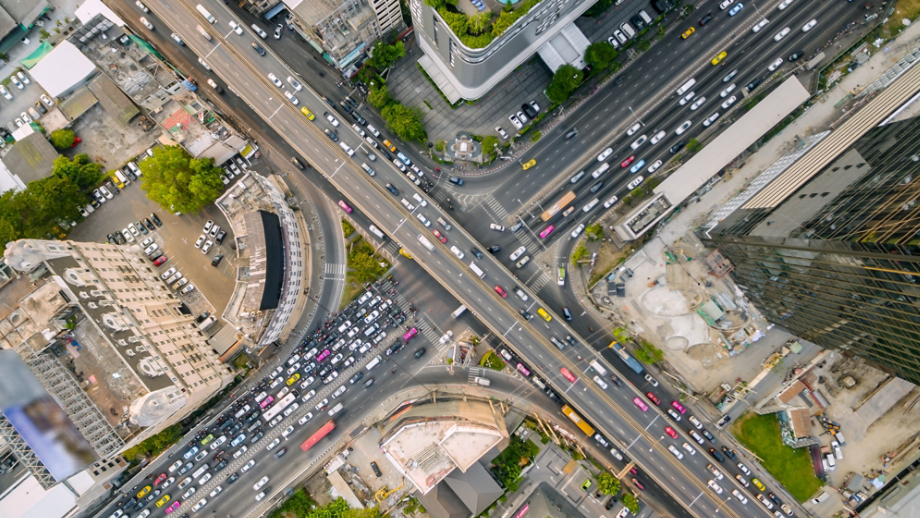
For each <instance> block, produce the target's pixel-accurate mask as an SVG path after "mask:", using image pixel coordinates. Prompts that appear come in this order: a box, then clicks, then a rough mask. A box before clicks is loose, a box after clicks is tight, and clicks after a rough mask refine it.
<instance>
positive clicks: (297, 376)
mask: <svg viewBox="0 0 920 518" xmlns="http://www.w3.org/2000/svg"><path fill="white" fill-rule="evenodd" d="M299 379H300V373H299V372H295V373H294V375H293V376H291V377H290V378H288V380H287V384H288V385H293V384H294V383H297V380H299Z"/></svg>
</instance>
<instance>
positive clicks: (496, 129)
mask: <svg viewBox="0 0 920 518" xmlns="http://www.w3.org/2000/svg"><path fill="white" fill-rule="evenodd" d="M495 131H497V132H498V134H499V135H501V137H502V138H503V139H505V140H508V138H509V137H508V133H506V132H505V130H504V129H502V127H501V126H496V127H495Z"/></svg>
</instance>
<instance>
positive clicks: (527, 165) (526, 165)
mask: <svg viewBox="0 0 920 518" xmlns="http://www.w3.org/2000/svg"><path fill="white" fill-rule="evenodd" d="M535 165H537V161H536V160H535V159H533V158H531V159H530V160H528V161H526V162H524V164H523V167H524V170H525V171H526V170H528V169H530V168H531V167H533V166H535Z"/></svg>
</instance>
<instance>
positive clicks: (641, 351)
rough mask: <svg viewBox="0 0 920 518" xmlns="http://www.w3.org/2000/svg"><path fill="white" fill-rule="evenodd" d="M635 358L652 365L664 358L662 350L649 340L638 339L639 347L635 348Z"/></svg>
mask: <svg viewBox="0 0 920 518" xmlns="http://www.w3.org/2000/svg"><path fill="white" fill-rule="evenodd" d="M636 359H637V360H639V361H640V362H642V363H647V364H649V365H654V364H656V363H658V362H660V361H662V360H663V359H664V352H662V350H661V349H659V348H657V347H655V346H654V345H653V344H652V343H651V342H648V341H646V340H640V341H639V348H638V349H636Z"/></svg>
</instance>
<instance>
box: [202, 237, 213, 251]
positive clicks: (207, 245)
mask: <svg viewBox="0 0 920 518" xmlns="http://www.w3.org/2000/svg"><path fill="white" fill-rule="evenodd" d="M212 246H214V241H211V240H210V239H208V240H207V241H206V242H205V244H204V246H203V247H201V253H203V254H207V253H208V252H210V251H211V247H212Z"/></svg>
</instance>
